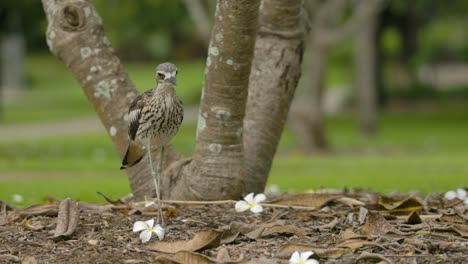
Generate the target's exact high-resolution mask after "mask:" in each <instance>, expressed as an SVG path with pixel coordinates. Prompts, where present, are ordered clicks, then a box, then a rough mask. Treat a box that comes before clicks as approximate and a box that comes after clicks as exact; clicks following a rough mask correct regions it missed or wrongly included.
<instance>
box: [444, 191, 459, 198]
mask: <svg viewBox="0 0 468 264" xmlns="http://www.w3.org/2000/svg"><path fill="white" fill-rule="evenodd" d="M456 197H457V193H456V192H455V191H448V192H446V193H445V194H444V198H445V199H447V200H453V199H455V198H456Z"/></svg>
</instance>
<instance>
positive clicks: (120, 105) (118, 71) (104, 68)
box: [42, 0, 177, 198]
mask: <svg viewBox="0 0 468 264" xmlns="http://www.w3.org/2000/svg"><path fill="white" fill-rule="evenodd" d="M42 4H43V6H44V11H45V13H46V14H47V20H48V22H49V24H48V28H47V35H46V40H47V44H48V46H49V49H50V51H51V52H52V53H53V54H54V55H55V56H57V57H58V58H59V59H60V60H62V61H63V62H64V63H65V65H66V66H67V67H68V68H69V69H70V70H71V71H72V73H73V75H74V76H75V78H76V79H77V80H78V82H79V83H80V86H81V87H82V88H83V91H84V93H85V95H86V97H87V98H88V100H89V101H90V102H91V104H92V105H93V107H94V109H95V110H96V112H97V114H98V117H99V119H100V120H101V122H102V124H103V125H104V127H105V129H106V131H107V133H108V134H109V136H110V137H111V139H112V141H113V143H114V145H115V147H116V149H117V152H118V153H119V154H120V156H122V155H123V152H124V151H125V148H126V146H127V142H128V136H127V130H128V122H127V111H128V107H129V105H130V103H131V102H132V101H133V100H134V99H135V98H136V96H137V95H138V91H137V90H136V89H135V87H134V85H133V83H132V82H131V81H130V79H129V78H128V74H127V72H126V71H125V70H124V69H123V66H122V64H121V63H120V60H119V58H117V57H116V56H115V54H114V50H113V49H112V47H111V45H110V43H109V40H108V39H107V37H106V36H105V34H104V27H103V24H102V19H101V17H100V16H99V14H98V13H97V11H96V10H95V9H94V7H93V5H92V4H91V2H89V1H80V0H63V1H55V0H42ZM153 153H156V151H155V150H153ZM166 153H167V157H165V159H164V160H165V161H166V162H167V163H170V162H172V161H174V159H175V158H177V156H176V155H175V153H174V151H173V149H172V148H169V149H168V151H166ZM118 167H119V164H116V165H115V168H116V170H117V169H118ZM127 174H128V177H129V181H130V186H131V189H132V191H133V193H134V195H135V196H136V197H137V198H143V197H144V195H148V196H152V195H153V194H154V188H153V186H152V185H151V184H146V183H149V182H152V178H151V174H150V172H149V166H148V157H145V158H144V159H143V160H142V161H141V162H140V163H138V164H137V165H136V166H134V167H132V168H130V169H128V170H127Z"/></svg>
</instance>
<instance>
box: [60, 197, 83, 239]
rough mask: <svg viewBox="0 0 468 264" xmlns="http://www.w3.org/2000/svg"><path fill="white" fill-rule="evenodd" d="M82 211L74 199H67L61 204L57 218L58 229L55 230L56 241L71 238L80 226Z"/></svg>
mask: <svg viewBox="0 0 468 264" xmlns="http://www.w3.org/2000/svg"><path fill="white" fill-rule="evenodd" d="M79 216H80V210H79V209H78V205H77V203H76V202H74V201H73V200H72V199H70V198H67V199H65V200H63V201H61V202H60V205H59V212H58V217H57V227H56V228H55V233H54V239H61V238H64V237H68V236H70V235H71V234H72V233H73V231H75V228H76V226H77V225H78V218H79Z"/></svg>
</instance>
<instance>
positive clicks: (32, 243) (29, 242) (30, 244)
mask: <svg viewBox="0 0 468 264" xmlns="http://www.w3.org/2000/svg"><path fill="white" fill-rule="evenodd" d="M18 243H20V244H23V245H28V246H34V247H45V246H47V245H45V244H41V243H37V242H32V241H18Z"/></svg>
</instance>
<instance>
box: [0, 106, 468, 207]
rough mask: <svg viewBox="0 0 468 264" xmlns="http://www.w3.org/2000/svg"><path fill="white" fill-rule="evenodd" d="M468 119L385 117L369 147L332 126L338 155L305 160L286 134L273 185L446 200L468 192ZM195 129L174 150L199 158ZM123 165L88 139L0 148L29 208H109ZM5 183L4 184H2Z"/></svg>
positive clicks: (346, 122)
mask: <svg viewBox="0 0 468 264" xmlns="http://www.w3.org/2000/svg"><path fill="white" fill-rule="evenodd" d="M463 120H468V112H466V111H465V112H463V111H459V110H458V109H453V110H452V111H447V110H446V111H444V112H440V111H439V112H433V113H432V114H430V115H428V114H427V113H420V114H417V113H413V114H408V113H400V114H384V115H383V116H382V124H381V133H380V134H379V135H378V136H376V137H373V138H371V139H365V138H363V137H361V136H360V135H359V133H358V132H357V131H356V127H355V124H354V121H353V119H352V118H350V117H339V118H332V119H330V120H329V121H328V123H327V129H328V131H329V135H330V140H331V142H332V143H333V145H334V152H333V153H331V154H326V155H322V156H312V157H306V156H305V155H304V154H303V153H302V152H301V151H300V150H299V149H298V146H297V143H296V141H295V140H294V138H293V137H292V135H291V134H290V133H289V132H288V131H286V133H285V134H284V136H283V138H282V140H281V144H280V149H279V153H278V155H277V157H276V159H275V161H274V164H273V168H272V171H271V177H270V179H269V182H268V183H269V184H278V185H279V186H281V188H282V190H293V191H305V190H310V189H317V188H319V187H326V188H343V187H362V188H369V189H371V190H375V191H380V192H384V193H386V192H391V191H402V192H407V191H412V190H419V191H421V192H424V193H429V192H443V191H446V190H448V189H453V188H456V187H460V186H468V163H467V162H466V161H467V160H468V141H467V140H466V134H467V132H468V123H467V122H463ZM194 138H195V125H193V124H185V125H184V126H183V128H182V129H181V131H180V133H179V134H178V135H177V137H176V138H175V139H174V145H175V148H176V149H177V150H178V151H180V152H182V153H184V154H190V153H192V152H193V147H194V146H193V142H194ZM119 162H120V160H119V157H117V155H116V154H115V151H114V149H113V146H112V144H111V143H110V140H109V139H108V138H107V136H106V135H105V134H104V133H102V134H95V135H83V136H79V137H64V138H56V139H44V140H39V141H33V140H29V141H28V140H25V141H21V142H6V141H0V175H2V176H0V199H3V200H7V201H10V200H11V195H12V194H14V193H19V194H22V195H23V196H25V198H26V201H25V203H26V202H27V203H28V204H29V203H32V202H40V201H41V199H42V198H43V197H44V196H45V195H52V196H54V197H58V198H63V197H65V196H72V197H74V198H80V199H81V200H84V201H92V202H96V201H102V198H101V197H99V196H97V195H96V194H95V192H96V191H102V192H104V193H106V194H108V195H111V196H114V197H119V196H123V195H126V194H127V193H128V192H129V188H128V182H127V180H126V176H125V174H124V173H123V172H121V171H119V170H118V169H117V167H118V165H119ZM3 175H5V177H3Z"/></svg>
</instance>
